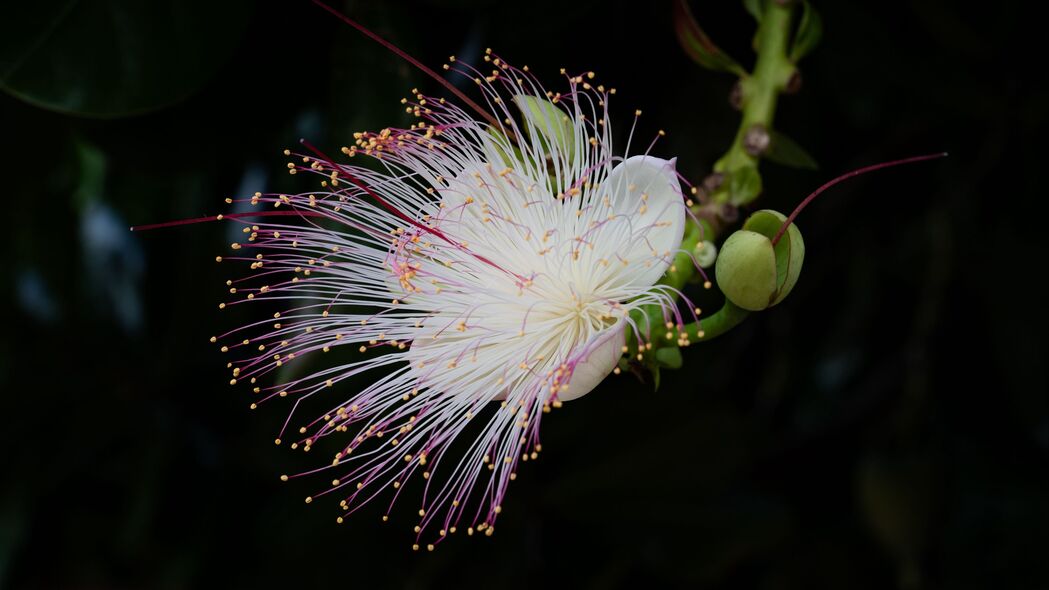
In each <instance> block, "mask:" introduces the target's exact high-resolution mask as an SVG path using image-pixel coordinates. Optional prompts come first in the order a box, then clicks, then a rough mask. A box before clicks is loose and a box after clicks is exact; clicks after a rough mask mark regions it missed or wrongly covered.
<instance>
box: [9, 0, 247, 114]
mask: <svg viewBox="0 0 1049 590" xmlns="http://www.w3.org/2000/svg"><path fill="white" fill-rule="evenodd" d="M249 12H250V10H249V3H248V2H247V1H246V0H233V1H231V2H211V1H208V0H154V1H152V2H141V1H140V0H108V1H106V2H88V1H82V0H66V1H64V2H61V3H57V2H56V3H51V2H26V3H22V4H19V6H18V9H17V10H13V9H11V10H7V11H5V14H4V17H3V18H2V19H0V90H2V91H3V92H6V93H8V94H11V95H13V96H15V97H17V98H19V99H21V100H23V101H25V102H27V103H30V104H32V105H34V106H37V107H40V108H44V109H48V110H53V111H59V112H63V113H70V114H75V115H83V116H90V117H120V116H127V115H134V114H139V113H143V112H146V111H151V110H155V109H158V108H161V107H163V106H166V105H168V104H172V103H174V102H177V101H179V100H182V99H184V98H186V97H187V96H189V95H190V94H192V93H193V92H194V91H195V90H197V89H198V88H200V87H201V86H202V85H203V84H204V83H205V82H206V81H207V80H208V79H209V78H210V77H211V76H212V75H214V74H215V73H216V72H217V71H218V69H219V68H220V67H221V66H222V64H223V63H224V62H225V60H226V59H227V58H228V57H229V56H230V55H232V53H233V50H234V48H235V47H236V46H237V44H238V41H239V39H240V37H241V34H242V32H243V31H244V29H245V26H246V23H247V21H248V20H249V17H250V14H249Z"/></svg>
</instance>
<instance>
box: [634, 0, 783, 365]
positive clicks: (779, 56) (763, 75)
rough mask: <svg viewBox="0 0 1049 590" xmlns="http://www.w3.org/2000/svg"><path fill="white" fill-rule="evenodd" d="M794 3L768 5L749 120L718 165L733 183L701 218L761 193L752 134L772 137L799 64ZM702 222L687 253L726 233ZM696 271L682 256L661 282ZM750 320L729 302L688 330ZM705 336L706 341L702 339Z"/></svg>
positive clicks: (693, 335) (652, 313)
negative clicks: (792, 50)
mask: <svg viewBox="0 0 1049 590" xmlns="http://www.w3.org/2000/svg"><path fill="white" fill-rule="evenodd" d="M792 4H793V3H788V5H786V6H783V5H781V4H780V3H779V2H777V1H774V0H769V1H767V2H765V3H764V5H765V9H764V10H765V12H764V14H763V15H762V19H761V24H760V25H759V26H758V31H757V35H756V37H755V40H754V43H755V49H756V51H757V54H758V55H757V60H756V61H755V63H754V71H753V72H751V73H750V75H748V76H745V77H743V78H742V79H740V84H741V85H742V90H743V101H742V109H743V118H742V120H741V121H740V125H739V130H738V131H737V132H736V137H735V139H734V140H733V142H732V145H731V147H729V149H728V151H727V152H726V153H725V155H724V156H722V157H721V158H720V159H719V160H718V161H717V162H716V163H715V164H714V171H715V172H721V173H724V174H725V175H726V176H727V177H728V179H729V181H728V182H725V183H722V185H721V187H720V188H718V189H717V191H716V192H715V193H714V194H713V195H712V197H713V199H712V201H713V202H712V203H709V204H707V205H697V208H696V209H694V212H695V213H696V214H697V215H700V214H701V213H702V211H701V210H700V209H702V208H704V207H706V208H707V209H708V211H707V212H708V213H709V212H710V211H712V210H714V208H720V205H721V204H724V203H732V204H733V205H743V204H746V203H749V202H750V201H752V200H753V199H754V198H756V197H757V196H758V194H760V193H761V176H760V175H759V174H758V161H759V157H758V156H753V155H751V154H750V153H749V152H748V151H747V147H746V140H747V134H748V132H750V131H751V130H752V129H754V128H755V126H756V125H758V126H761V129H764V130H765V131H766V132H767V131H768V130H770V129H772V120H773V118H774V117H775V114H776V103H777V101H778V99H779V95H780V94H781V93H782V92H783V91H784V90H786V88H787V85H788V84H789V83H790V79H791V77H792V76H793V75H794V72H795V67H794V64H793V63H792V62H791V61H790V59H788V57H787V51H788V46H789V43H790V36H791V21H792V17H793V6H792ZM700 217H702V215H700ZM700 223H701V224H702V225H701V226H700V225H697V224H694V223H690V224H689V227H688V230H687V231H686V234H685V239H684V241H683V242H682V244H681V250H682V252H692V250H693V249H694V248H695V246H696V244H697V243H698V242H700V241H702V240H709V241H715V240H716V239H717V232H718V230H719V229H721V224H720V223H718V224H711V223H707V222H705V221H701V222H700ZM695 272H696V271H695V268H694V266H693V264H692V260H691V258H690V257H689V256H688V254H684V253H682V254H678V255H677V257H676V258H675V260H674V264H673V266H671V270H670V271H668V272H667V274H666V276H664V277H663V279H662V280H661V281H660V283H661V284H663V285H669V286H671V287H673V288H675V289H678V290H680V289H681V288H682V287H683V286H684V285H685V283H686V282H688V281H689V280H691V279H692V278H693V276H694V275H695ZM748 315H749V312H747V311H746V310H743V309H741V308H739V307H736V306H735V305H733V304H732V303H731V302H729V301H727V300H726V301H725V304H724V305H723V306H722V307H721V309H720V310H718V311H717V312H716V313H715V314H714V315H711V316H709V317H706V318H703V319H701V320H698V321H695V322H692V323H691V324H688V325H687V326H685V331H686V333H687V334H688V338H689V340H690V341H691V342H699V341H705V340H710V339H712V338H715V337H717V336H720V335H721V334H724V333H725V332H727V331H729V330H731V329H732V328H734V327H736V326H738V325H739V324H740V323H741V322H742V321H743V320H744V319H746V317H747V316H748ZM631 318H632V319H633V321H634V322H635V324H636V325H637V326H638V328H639V329H642V330H644V329H647V330H649V331H650V332H652V331H658V330H660V329H661V328H662V327H663V321H664V320H663V310H662V308H661V307H660V306H657V305H649V306H645V307H644V308H642V309H640V310H637V311H635V312H634V313H633V314H632V315H631ZM701 333H702V334H703V335H702V336H700V334H701ZM626 341H627V343H628V346H629V347H630V353H631V356H633V355H634V354H635V353H636V352H637V351H636V350H635V349H636V342H635V339H634V338H632V337H631V335H630V334H627V340H626ZM649 341H650V342H652V343H653V345H654V346H655V347H660V346H665V345H674V341H664V340H663V339H662V338H650V339H649Z"/></svg>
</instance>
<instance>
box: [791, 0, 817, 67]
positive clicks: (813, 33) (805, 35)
mask: <svg viewBox="0 0 1049 590" xmlns="http://www.w3.org/2000/svg"><path fill="white" fill-rule="evenodd" d="M802 6H803V9H802V13H801V22H800V23H799V24H798V30H797V32H796V33H794V43H793V44H792V45H791V48H790V61H792V62H794V63H798V61H800V60H801V58H803V57H805V56H806V55H808V54H809V53H810V52H811V51H812V50H813V49H815V48H816V46H817V45H819V42H820V38H821V37H822V36H823V19H821V18H820V13H818V12H816V9H815V8H813V7H812V4H811V3H810V2H809V1H808V0H805V2H803V3H802Z"/></svg>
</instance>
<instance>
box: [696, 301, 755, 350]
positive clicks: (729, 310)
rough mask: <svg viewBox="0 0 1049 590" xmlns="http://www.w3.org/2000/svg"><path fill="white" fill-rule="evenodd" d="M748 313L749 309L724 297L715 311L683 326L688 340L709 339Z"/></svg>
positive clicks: (740, 321)
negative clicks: (723, 302)
mask: <svg viewBox="0 0 1049 590" xmlns="http://www.w3.org/2000/svg"><path fill="white" fill-rule="evenodd" d="M748 315H750V312H749V311H747V310H745V309H743V308H741V307H736V306H735V305H733V303H732V302H731V301H729V300H727V299H726V300H725V304H724V305H722V306H721V309H719V310H718V311H717V313H715V314H714V315H712V316H709V317H705V318H703V319H701V320H698V321H695V322H692V323H691V324H689V325H687V326H685V332H686V333H687V334H688V339H689V341H690V342H700V341H707V340H711V339H713V338H717V337H718V336H720V335H722V334H724V333H725V332H728V331H729V330H731V329H732V328H735V327H736V326H738V325H739V324H740V323H742V322H743V320H745V319H747V316H748Z"/></svg>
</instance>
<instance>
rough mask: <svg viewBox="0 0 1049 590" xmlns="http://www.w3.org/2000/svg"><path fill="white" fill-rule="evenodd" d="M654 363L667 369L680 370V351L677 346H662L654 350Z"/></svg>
mask: <svg viewBox="0 0 1049 590" xmlns="http://www.w3.org/2000/svg"><path fill="white" fill-rule="evenodd" d="M656 363H658V364H659V366H660V367H666V368H668V369H680V368H681V364H682V359H681V349H680V348H678V347H677V346H664V347H663V348H657V349H656Z"/></svg>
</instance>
